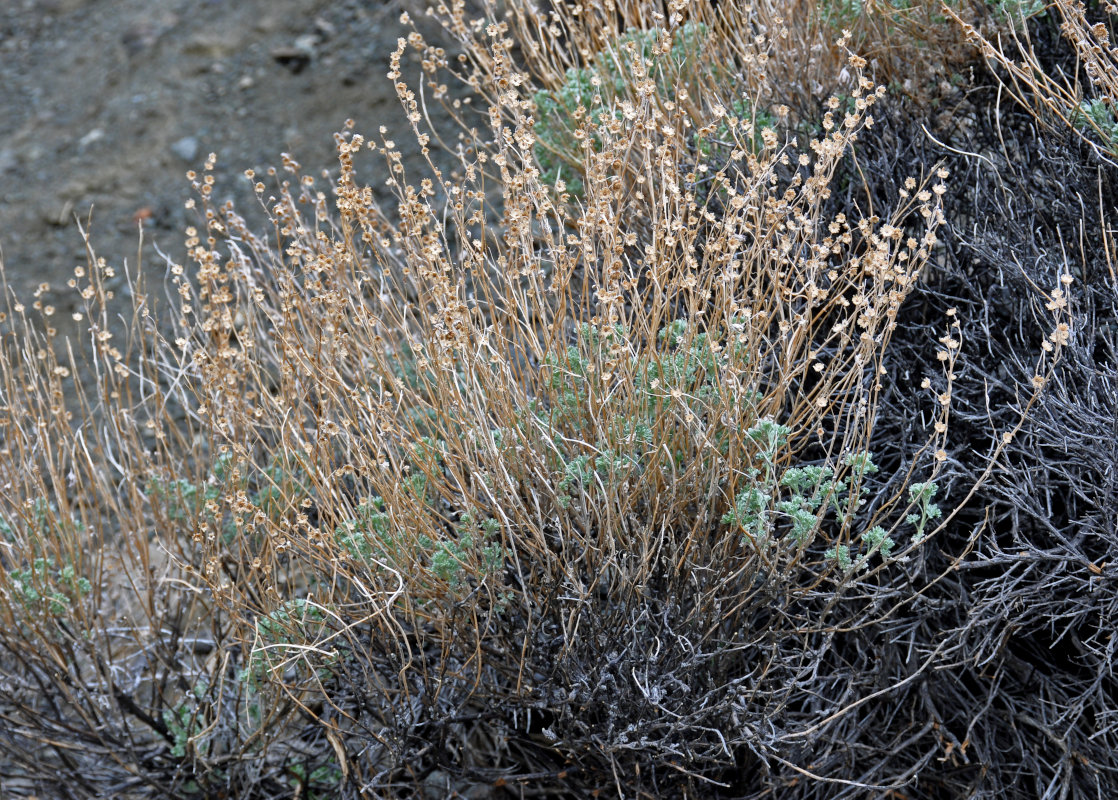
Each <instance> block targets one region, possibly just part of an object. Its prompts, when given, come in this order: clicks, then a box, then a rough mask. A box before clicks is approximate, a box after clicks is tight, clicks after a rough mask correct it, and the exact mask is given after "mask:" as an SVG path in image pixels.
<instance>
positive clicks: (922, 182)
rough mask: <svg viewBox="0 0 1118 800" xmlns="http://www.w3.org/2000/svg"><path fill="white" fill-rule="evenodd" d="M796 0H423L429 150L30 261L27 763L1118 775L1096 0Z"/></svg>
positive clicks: (947, 782)
mask: <svg viewBox="0 0 1118 800" xmlns="http://www.w3.org/2000/svg"><path fill="white" fill-rule="evenodd" d="M727 6H730V7H727ZM782 6H783V4H780V3H772V4H769V3H765V2H763V3H761V4H759V5H758V6H756V7H750V8H748V9H743V8H739V7H737V6H736V5H735V4H709V3H702V2H691V3H688V2H682V1H681V2H676V1H675V0H673V2H670V3H667V4H665V5H664V6H663V7H661V4H659V3H646V2H640V1H638V0H633V2H626V3H621V4H617V5H610V6H609V7H608V8H606V7H601V8H599V7H598V6H596V5H595V6H588V7H581V8H575V7H567V6H566V5H564V4H560V3H556V4H553V8H550V9H546V10H539V9H537V8H535V7H530V6H527V5H525V4H510V5H509V6H508V7H507V8H504V7H497V6H495V5H490V4H485V6H484V9H483V15H484V16H483V18H482V19H479V20H477V21H474V20H471V19H469V18H468V17H467V14H466V12H465V10H464V8H463V7H462V6H461V5H460V4H455V5H454V6H453V7H451V8H446V7H442V8H440V9H438V14H437V16H438V17H439V18H440V20H441V22H442V23H443V26H444V28H445V34H446V40H445V41H444V42H441V43H434V42H429V41H427V40H426V39H425V38H424V37H423V36H422V35H420V34H419V33H418V32H417V33H414V34H413V35H412V36H411V37H410V38H409V39H408V40H406V41H405V40H401V43H400V47H399V49H398V50H397V51H396V52H395V53H394V54H393V55H392V57H391V65H390V70H391V71H390V74H389V77H390V79H392V80H393V81H395V82H396V88H397V91H398V92H399V95H400V99H401V102H403V103H404V105H405V108H407V109H408V111H409V114H410V118H411V120H412V122H413V124H414V127H415V129H414V131H413V132H412V135H415V136H417V137H419V139H420V142H421V143H422V145H423V147H424V148H427V147H434V146H435V145H436V144H439V145H441V146H444V147H447V148H452V149H456V152H457V153H458V161H459V165H458V167H457V168H456V169H455V170H454V172H453V174H446V173H445V172H444V171H441V170H439V169H438V168H437V167H436V166H435V164H434V162H433V161H431V162H426V163H422V164H411V163H408V164H405V163H403V159H402V158H401V156H400V153H399V151H398V150H397V148H396V146H395V144H394V142H393V141H392V139H391V136H390V134H389V133H388V132H386V131H381V132H380V135H379V137H378V138H377V139H376V140H372V139H369V138H368V137H367V136H365V135H362V134H361V133H358V132H355V131H353V130H352V129H347V130H345V131H343V132H342V133H340V134H339V135H338V139H337V143H338V151H339V160H340V173H339V175H338V177H337V178H336V179H335V180H333V181H331V182H330V185H329V186H324V185H323V184H322V183H321V182H316V181H315V180H313V179H311V178H309V177H306V176H304V175H303V174H302V173H301V171H300V167H299V165H298V164H297V163H295V162H294V161H293V160H291V159H290V158H287V159H286V160H285V162H284V168H283V169H282V170H279V171H274V172H273V173H272V174H270V175H268V176H257V175H254V174H251V173H250V174H248V176H247V177H248V179H249V180H250V181H253V182H254V184H255V187H256V191H257V193H258V195H259V197H260V199H261V202H262V203H263V204H264V206H265V208H266V209H267V210H268V212H269V213H270V216H271V219H272V220H273V222H274V229H273V230H272V231H269V232H267V234H264V233H262V232H259V231H253V230H250V229H249V228H248V226H247V225H246V224H245V223H244V221H243V219H242V217H241V216H239V214H238V213H237V210H236V209H235V208H233V207H232V206H230V205H219V204H217V203H215V202H214V201H213V193H214V188H213V179H212V177H211V173H212V170H213V164H214V157H211V159H210V161H209V162H208V163H207V165H206V168H205V169H204V170H203V171H202V173H201V174H200V175H195V174H191V175H190V179H191V181H192V182H193V184H194V188H195V191H196V194H197V198H196V200H194V201H192V203H194V205H195V206H196V208H197V211H198V215H199V222H198V225H197V227H196V228H191V229H188V230H187V231H185V235H186V241H185V248H184V250H183V253H184V256H183V257H182V258H175V257H171V256H169V257H168V259H167V270H168V279H167V285H166V287H165V297H162V296H160V294H159V293H157V292H155V291H152V290H151V289H150V287H147V286H144V285H143V284H142V283H139V282H136V283H134V285H133V291H132V296H133V298H134V300H135V302H134V307H133V309H132V313H131V315H130V316H129V317H128V318H127V319H125V320H123V324H122V321H121V318H120V317H119V314H120V313H121V308H120V306H119V304H117V303H116V302H115V301H114V299H113V298H112V296H111V293H110V292H108V291H106V289H105V286H104V282H105V281H106V280H107V279H109V278H111V277H112V275H113V273H114V267H113V266H112V265H109V264H106V263H104V262H103V261H100V260H98V259H97V258H96V256H95V254H94V251H93V249H92V246H91V247H90V257H89V264H88V265H87V266H85V267H82V268H80V269H78V270H77V271H76V272H75V279H74V287H75V290H76V291H79V292H81V294H82V297H83V298H84V299H85V302H86V305H85V310H84V312H83V315H84V319H85V320H86V321H88V323H89V328H90V330H89V332H90V335H89V338H88V341H87V342H85V343H67V342H60V341H56V337H55V334H54V332H53V330H52V327H51V317H52V315H53V309H50V308H49V307H45V306H42V304H41V303H39V302H38V300H37V298H36V299H34V300H33V301H32V302H31V306H30V308H28V307H25V306H24V305H22V304H21V303H20V302H19V300H17V299H15V298H11V299H9V300H8V304H7V311H6V313H4V315H3V316H2V318H0V335H2V340H0V342H2V343H0V348H2V355H0V431H2V435H3V440H2V445H0V537H2V538H0V780H4V781H6V783H5V789H9V787H10V791H11V792H13V793H14V794H15V795H16V796H20V795H38V796H49V797H63V796H65V797H90V798H93V797H106V796H122V797H123V796H129V797H131V796H135V797H144V796H152V797H175V798H196V797H207V798H209V797H214V798H217V797H239V798H240V797H245V798H248V797H259V798H273V797H300V798H302V797H416V798H419V797H424V798H426V797H473V798H480V797H525V796H556V797H568V796H569V797H585V796H588V795H589V796H618V797H727V798H729V797H735V798H736V797H743V798H762V797H773V796H776V797H781V798H783V797H796V798H805V799H806V798H843V797H851V798H853V797H882V798H885V797H910V798H914V797H921V798H949V797H950V798H954V797H991V798H993V797H1021V798H1024V797H1030V798H1031V797H1046V798H1048V797H1051V798H1064V797H1071V798H1088V797H1107V796H1109V795H1110V794H1112V791H1111V790H1112V789H1113V788H1114V787H1115V786H1118V777H1116V775H1115V771H1116V770H1118V759H1116V757H1115V753H1116V752H1118V707H1116V706H1115V703H1114V700H1113V697H1114V696H1115V695H1116V694H1118V692H1116V691H1115V688H1116V687H1115V686H1114V678H1113V657H1114V648H1115V644H1114V640H1113V637H1112V636H1111V635H1110V631H1111V630H1113V622H1114V621H1115V620H1114V617H1115V604H1116V600H1115V598H1116V597H1118V593H1116V592H1115V586H1114V581H1115V566H1114V564H1115V555H1116V554H1115V553H1114V550H1115V549H1116V548H1118V530H1116V527H1115V513H1116V512H1115V510H1114V509H1115V501H1116V500H1118V497H1116V496H1115V495H1116V494H1118V490H1116V488H1115V481H1116V480H1118V479H1116V478H1115V475H1114V464H1115V462H1116V459H1115V455H1116V453H1115V448H1116V447H1118V445H1116V444H1115V442H1116V436H1115V434H1118V395H1116V394H1115V390H1116V388H1118V387H1116V385H1115V383H1116V379H1118V375H1116V366H1115V359H1114V344H1115V336H1116V328H1115V325H1118V320H1116V311H1118V308H1116V304H1118V300H1116V298H1118V293H1116V292H1118V281H1116V276H1115V271H1114V270H1115V260H1116V257H1118V253H1116V251H1115V247H1114V241H1113V238H1112V237H1113V225H1114V219H1115V214H1118V209H1116V196H1118V195H1116V192H1115V184H1114V180H1115V173H1114V165H1113V164H1112V163H1111V161H1110V158H1111V156H1112V155H1113V153H1112V152H1111V150H1110V148H1113V147H1118V145H1116V144H1115V142H1116V141H1118V135H1116V137H1115V138H1114V139H1113V140H1108V139H1107V138H1106V137H1107V136H1108V135H1109V131H1110V128H1109V127H1108V125H1109V124H1111V123H1113V121H1114V118H1113V116H1110V117H1106V116H1105V113H1111V114H1112V112H1108V111H1106V110H1107V109H1109V108H1111V106H1110V105H1107V104H1108V103H1110V104H1112V103H1113V102H1114V100H1115V96H1114V94H1113V91H1112V89H1113V87H1111V86H1110V85H1109V83H1108V82H1107V80H1106V79H1103V78H1099V77H1098V75H1099V73H1100V70H1102V69H1103V68H1104V67H1106V65H1107V64H1108V63H1111V62H1108V61H1107V59H1108V58H1110V55H1109V53H1110V51H1109V50H1108V49H1107V47H1108V45H1107V44H1106V41H1105V36H1104V34H1105V32H1106V25H1107V24H1109V18H1107V19H1103V18H1101V17H1100V18H1099V19H1100V20H1101V21H1099V22H1097V23H1096V21H1095V17H1094V16H1091V15H1095V16H1097V15H1098V13H1099V12H1097V11H1094V10H1085V9H1083V8H1081V7H1080V6H1078V5H1076V4H1075V3H1072V2H1071V1H1070V0H1059V2H1058V3H1057V4H1056V6H1055V7H1054V8H1053V9H1051V10H1050V11H1049V12H1048V16H1042V15H1040V14H1039V11H1040V9H1039V8H1032V7H1030V6H1027V4H1022V3H1008V2H1002V3H997V4H986V5H981V6H975V7H970V8H965V9H964V8H961V7H958V6H956V5H955V4H951V5H947V6H941V5H939V4H938V3H925V2H919V3H913V4H911V7H908V8H896V7H894V6H893V5H891V4H890V5H887V6H881V5H880V4H876V3H867V4H865V5H864V6H863V5H862V4H847V3H830V2H828V3H822V2H820V3H803V4H801V6H802V8H801V9H800V10H799V12H797V14H796V15H794V16H789V17H788V18H784V17H783V16H782V15H783V14H784V13H785V12H786V9H783V8H782ZM800 12H802V13H800ZM1061 22H1062V27H1060V26H1059V23H1061ZM1097 25H1102V26H1103V28H1102V29H1100V28H1098V27H1097ZM1092 26H1094V27H1092ZM999 36H1000V37H1001V38H1000V39H999V38H998V37H999ZM994 41H1004V42H1007V43H1008V44H1006V45H1005V46H1004V48H1003V47H1000V46H995V45H994V44H991V42H994ZM931 44H934V45H935V48H930V45H931ZM409 48H410V49H412V50H414V51H416V52H418V53H419V54H420V57H421V58H420V64H421V69H422V74H421V75H420V76H419V80H420V84H418V85H417V84H415V81H414V79H411V78H409V76H405V75H404V74H403V69H404V68H403V67H402V66H401V65H402V64H403V63H405V60H404V54H405V53H406V52H407V51H408V49H409ZM1013 48H1016V49H1013ZM933 49H934V50H938V51H941V52H943V53H944V55H943V57H942V58H927V55H926V54H927V53H928V52H929V51H930V50H933ZM458 53H460V54H461V55H460V56H459V55H458ZM1022 54H1023V55H1024V57H1023V56H1022ZM1077 59H1078V61H1077ZM1092 59H1094V60H1092ZM1084 63H1085V64H1086V66H1082V67H1080V66H1077V65H1078V64H1084ZM909 64H913V65H918V67H919V68H918V69H917V68H915V67H914V68H913V69H912V70H911V71H909V72H908V73H907V75H906V65H909ZM1092 64H1094V65H1095V66H1094V67H1092V66H1091V65H1092ZM1022 65H1024V66H1022ZM1099 65H1102V66H1099ZM1076 69H1083V70H1084V76H1085V77H1084V81H1085V82H1084V83H1083V85H1085V86H1086V87H1087V88H1088V89H1089V90H1090V91H1091V92H1092V94H1091V96H1090V97H1089V98H1087V99H1083V98H1079V97H1073V96H1072V95H1071V94H1070V92H1071V91H1072V90H1071V89H1070V88H1068V87H1070V86H1072V84H1070V83H1068V84H1065V83H1060V81H1062V80H1064V77H1062V76H1069V75H1074V72H1075V70H1076ZM1108 74H1110V73H1108ZM1047 76H1060V77H1058V78H1051V77H1047ZM1068 80H1071V79H1070V78H1069V79H1068ZM409 81H410V82H409ZM452 82H456V83H457V84H458V85H460V86H462V87H465V88H466V89H468V90H469V91H470V92H471V93H472V94H471V101H472V102H473V103H474V104H476V106H483V107H484V108H483V111H484V113H483V114H481V115H479V116H478V117H473V116H469V114H468V112H467V111H466V110H464V108H463V103H462V101H461V99H458V100H452V99H450V98H452V97H454V96H455V94H454V91H453V90H452V89H450V88H448V84H450V83H452ZM413 87H414V88H413ZM420 87H421V88H422V91H420ZM432 98H434V99H438V100H441V101H444V102H446V104H447V106H448V108H449V109H450V110H451V111H452V112H454V113H456V114H457V118H458V119H459V121H460V123H461V126H462V130H461V131H460V132H456V131H445V130H427V129H426V128H425V127H424V124H425V114H424V108H425V104H426V103H427V102H431V101H432ZM1069 98H1070V99H1069ZM1095 101H1098V103H1096V102H1095ZM1099 103H1101V104H1099ZM1072 104H1074V107H1073V105H1072ZM1104 112H1105V113H1104ZM1108 120H1109V122H1108ZM1115 132H1116V134H1118V123H1115ZM395 135H397V136H398V135H400V134H399V132H397V133H396V134H395ZM456 135H457V136H458V139H457V141H455V136H456ZM368 150H372V151H374V152H376V153H377V154H379V155H380V157H381V158H382V159H383V171H382V172H381V173H379V174H378V175H377V176H376V180H380V181H385V182H386V183H387V185H388V186H389V187H390V188H391V189H392V190H393V191H394V192H395V194H396V197H397V201H398V202H397V204H396V207H395V208H386V207H383V206H382V205H379V204H378V203H377V202H376V201H375V200H374V197H373V192H372V191H371V189H370V188H369V187H368V186H366V185H364V184H363V183H362V182H361V181H362V179H361V178H360V176H359V174H358V172H357V170H356V168H355V166H354V164H355V158H356V156H357V154H358V153H360V152H362V151H368ZM425 152H426V150H425ZM417 174H422V177H418V178H417V177H416V175H417Z"/></svg>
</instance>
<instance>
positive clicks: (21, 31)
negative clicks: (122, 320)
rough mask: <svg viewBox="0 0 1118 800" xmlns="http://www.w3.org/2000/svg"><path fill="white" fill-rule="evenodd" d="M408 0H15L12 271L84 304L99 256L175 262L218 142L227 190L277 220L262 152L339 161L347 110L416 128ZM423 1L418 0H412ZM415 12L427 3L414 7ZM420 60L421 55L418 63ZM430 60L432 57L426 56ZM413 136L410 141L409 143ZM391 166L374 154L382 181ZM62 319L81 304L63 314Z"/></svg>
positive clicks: (3, 56) (119, 261)
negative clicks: (190, 203) (258, 175)
mask: <svg viewBox="0 0 1118 800" xmlns="http://www.w3.org/2000/svg"><path fill="white" fill-rule="evenodd" d="M407 2H408V0H0V252H2V255H3V263H4V265H5V270H6V273H7V279H8V283H9V285H10V286H11V288H12V289H14V290H15V291H17V292H18V293H19V294H20V295H21V296H23V297H27V296H29V294H30V293H31V292H32V291H33V290H34V289H35V288H36V287H37V286H39V284H40V283H42V282H47V283H50V284H51V289H50V291H48V292H47V293H46V294H45V297H44V303H46V302H49V303H51V304H53V305H55V306H56V307H57V308H58V310H59V312H66V311H68V310H69V309H70V308H71V307H72V306H73V305H74V300H75V298H74V297H73V293H72V292H71V291H70V290H69V289H67V288H66V287H65V283H66V281H67V280H68V279H69V277H70V276H71V274H72V270H73V268H74V267H75V266H76V265H78V264H83V263H84V262H85V253H84V246H83V244H82V239H81V236H80V233H79V231H78V228H77V224H76V222H75V217H77V218H80V219H81V220H83V223H84V222H85V221H86V220H89V225H88V228H89V230H90V231H91V233H92V239H93V243H94V245H95V247H96V249H97V252H98V254H99V255H101V256H104V257H105V258H106V259H107V260H108V261H109V263H111V264H114V265H117V266H118V267H122V266H124V265H125V264H126V263H127V265H128V266H129V268H131V269H134V268H135V263H136V260H137V247H138V244H139V241H140V239H139V236H138V231H137V228H138V226H142V227H143V228H144V246H143V252H142V263H143V265H144V268H145V270H146V271H148V273H149V274H154V275H157V276H161V275H162V274H163V265H162V260H161V259H160V258H159V257H158V255H157V254H156V251H155V247H156V246H158V247H159V248H160V249H161V250H163V251H164V252H166V253H168V254H170V255H172V256H175V257H177V258H180V259H181V258H182V253H183V252H184V248H183V238H184V237H183V234H182V230H183V228H184V227H185V226H187V225H189V224H192V223H194V222H196V221H197V220H196V216H195V215H196V214H197V212H188V211H187V210H186V209H185V208H184V201H185V200H186V199H187V198H188V197H190V194H191V190H190V187H189V184H188V181H187V180H186V178H185V173H186V172H187V170H190V169H196V168H199V167H200V166H201V165H202V163H203V162H204V161H205V159H206V156H207V155H208V154H209V153H210V152H214V153H217V155H218V167H217V170H216V171H215V175H216V178H217V190H216V191H215V197H216V198H217V199H218V200H224V199H226V198H228V197H232V198H233V199H234V200H235V201H237V203H238V206H239V208H240V209H241V211H242V213H246V212H247V213H246V216H248V217H249V219H250V220H253V221H256V222H258V223H260V224H262V223H263V215H262V213H261V212H260V210H259V208H258V206H257V204H256V202H255V199H254V198H253V197H252V192H251V191H250V190H249V184H248V181H247V180H246V179H245V178H244V176H243V172H244V170H245V169H248V168H253V169H255V170H257V171H258V172H260V171H262V170H263V169H264V168H266V167H267V166H269V165H277V166H278V165H279V164H280V160H281V158H280V156H281V153H290V154H291V155H292V156H293V157H294V158H295V159H296V160H297V161H299V162H300V163H301V164H302V165H303V167H304V170H305V171H306V172H308V173H311V174H316V175H317V174H319V173H321V171H322V170H324V169H331V170H332V169H333V168H335V167H336V161H335V156H334V141H333V133H334V132H335V131H337V130H340V129H341V127H342V125H343V123H344V122H345V120H346V119H347V118H352V119H354V120H355V121H356V123H357V128H356V129H357V131H358V132H362V133H365V134H366V135H367V136H375V135H376V133H377V130H378V128H379V127H380V126H381V125H386V126H388V128H389V129H390V131H392V132H393V133H394V134H395V138H396V140H397V142H399V144H400V145H401V147H407V146H408V145H409V143H410V142H412V137H411V135H410V133H408V132H407V131H408V129H407V123H406V121H405V120H404V117H403V113H402V112H401V110H400V106H399V103H398V101H397V98H396V95H395V92H394V90H393V89H392V86H391V85H390V83H389V81H388V80H387V79H386V77H385V73H386V72H387V71H388V57H389V54H390V53H391V51H392V50H393V49H394V48H395V46H396V40H397V37H399V36H400V35H402V34H404V33H406V32H405V31H404V30H403V28H402V27H401V26H400V24H399V16H400V11H401V10H403V8H404V6H405V5H406V4H407ZM413 5H414V4H413ZM413 16H416V15H415V14H413ZM416 71H417V70H416ZM412 74H413V75H414V74H415V72H413V73H412ZM407 155H408V153H407V152H406V151H405V157H407ZM378 168H380V165H379V164H377V163H375V162H374V161H372V160H370V161H369V162H368V163H365V164H361V163H359V169H360V170H361V172H362V175H363V177H364V178H365V179H366V180H367V181H368V182H370V183H372V184H373V185H374V186H376V185H381V184H382V181H380V180H378V176H377V175H376V174H375V173H376V170H377V169H378ZM56 319H58V320H59V327H60V328H61V329H62V332H63V333H73V332H74V331H71V330H67V329H66V320H68V319H69V314H67V313H59V314H58V317H57V318H56Z"/></svg>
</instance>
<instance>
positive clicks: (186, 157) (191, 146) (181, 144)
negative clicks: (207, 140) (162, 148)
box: [171, 136, 198, 161]
mask: <svg viewBox="0 0 1118 800" xmlns="http://www.w3.org/2000/svg"><path fill="white" fill-rule="evenodd" d="M171 152H172V153H174V154H175V155H176V156H178V157H179V158H181V159H182V160H183V161H193V160H194V157H195V156H197V155H198V140H197V139H195V138H194V137H193V136H184V137H183V138H181V139H179V140H178V141H177V142H175V143H174V144H173V145H171Z"/></svg>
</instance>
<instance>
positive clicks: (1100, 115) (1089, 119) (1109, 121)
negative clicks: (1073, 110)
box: [1074, 97, 1118, 158]
mask: <svg viewBox="0 0 1118 800" xmlns="http://www.w3.org/2000/svg"><path fill="white" fill-rule="evenodd" d="M1112 109H1113V104H1112V103H1111V102H1110V100H1108V99H1107V98H1104V97H1096V98H1095V99H1093V100H1084V101H1083V102H1082V103H1080V105H1079V112H1078V114H1077V115H1076V119H1075V120H1074V121H1075V123H1076V124H1077V125H1079V126H1080V127H1091V128H1093V129H1094V130H1095V131H1096V132H1097V133H1098V134H1099V136H1100V137H1101V138H1102V140H1103V146H1104V147H1105V148H1106V150H1107V152H1109V153H1110V154H1111V155H1112V156H1114V157H1116V158H1118V119H1116V118H1115V115H1114V111H1113V110H1112Z"/></svg>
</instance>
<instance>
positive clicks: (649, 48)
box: [534, 22, 776, 198]
mask: <svg viewBox="0 0 1118 800" xmlns="http://www.w3.org/2000/svg"><path fill="white" fill-rule="evenodd" d="M663 35H664V34H663V31H660V30H643V29H638V28H630V29H628V30H627V31H626V32H625V33H624V34H622V35H621V36H620V37H618V39H617V41H616V42H615V43H614V44H613V45H612V46H611V47H609V48H607V49H605V50H603V51H601V52H599V53H597V54H596V55H595V56H594V57H593V58H592V59H591V60H590V62H589V64H588V66H586V67H583V68H575V67H571V68H570V69H568V70H567V72H566V75H565V80H564V81H563V83H562V84H561V85H560V86H559V87H558V88H556V89H554V90H542V91H539V92H537V93H536V94H535V96H534V100H535V103H536V117H537V118H536V123H535V127H534V132H535V135H536V147H535V154H536V161H537V163H538V164H539V167H540V177H541V180H542V181H543V182H544V183H545V184H547V185H549V186H553V187H558V186H559V185H560V181H562V185H563V186H564V187H565V190H566V191H567V192H568V193H569V194H570V195H571V196H572V197H576V198H577V197H582V196H584V194H585V187H584V185H583V181H582V165H583V164H584V162H585V157H584V155H583V143H582V139H581V137H580V135H579V134H578V133H577V131H578V130H579V128H580V127H581V126H582V125H588V126H589V129H590V133H589V142H588V143H589V146H590V147H591V148H592V149H593V150H594V151H595V152H598V151H600V150H601V147H602V142H601V140H600V138H598V136H597V134H596V133H594V129H596V128H597V127H598V126H600V125H601V124H602V123H603V122H605V121H607V120H609V119H611V118H612V119H617V120H621V119H622V118H623V117H622V115H621V112H620V110H619V109H618V108H617V107H616V104H615V103H613V100H614V99H615V98H619V97H626V96H627V94H630V92H629V90H630V87H631V84H632V82H633V79H634V71H635V70H636V71H642V72H643V68H647V71H648V73H649V75H650V76H651V77H652V78H653V79H654V81H655V83H656V87H657V91H658V94H659V96H660V97H663V98H671V97H672V96H673V95H674V94H675V93H677V92H678V91H679V89H681V88H683V89H686V90H687V91H688V93H690V94H692V95H695V94H698V93H699V86H698V84H697V82H696V76H697V75H698V74H699V72H700V70H702V69H704V68H705V69H708V70H710V71H711V72H712V73H713V74H715V75H717V74H718V73H719V68H718V67H717V66H711V65H705V64H703V51H704V48H705V46H706V42H707V39H708V37H709V35H710V31H709V29H708V28H707V26H706V25H705V24H702V23H696V22H688V23H686V24H684V25H682V26H681V27H680V28H678V29H677V30H676V31H675V33H674V34H673V36H672V40H671V47H670V48H669V50H668V52H667V53H666V54H664V55H658V53H657V50H656V47H655V45H656V42H657V40H658V39H659V38H660V37H661V36H663ZM730 105H731V109H730V110H731V112H732V115H733V116H736V117H737V118H739V119H749V120H753V121H754V131H755V132H754V135H753V141H752V147H753V149H754V151H757V150H759V149H760V148H761V137H760V131H761V130H762V128H765V127H775V125H776V120H775V118H774V117H772V115H770V114H768V113H767V112H765V111H763V110H759V109H756V108H754V107H753V105H752V103H751V102H750V101H749V99H748V98H737V99H734V100H733V101H732V102H731V104H730ZM729 137H730V128H729V126H728V125H727V124H726V123H725V122H723V123H722V124H721V125H720V127H719V128H718V129H717V132H716V133H715V136H714V137H713V139H711V138H702V137H698V136H696V137H695V143H694V144H695V147H696V149H697V151H698V152H699V154H700V155H701V156H703V157H710V156H711V155H713V153H714V148H715V147H716V146H717V142H718V141H722V142H725V141H726V140H728V139H729Z"/></svg>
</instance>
